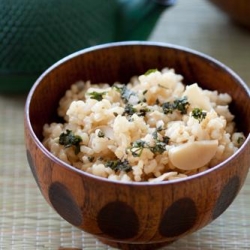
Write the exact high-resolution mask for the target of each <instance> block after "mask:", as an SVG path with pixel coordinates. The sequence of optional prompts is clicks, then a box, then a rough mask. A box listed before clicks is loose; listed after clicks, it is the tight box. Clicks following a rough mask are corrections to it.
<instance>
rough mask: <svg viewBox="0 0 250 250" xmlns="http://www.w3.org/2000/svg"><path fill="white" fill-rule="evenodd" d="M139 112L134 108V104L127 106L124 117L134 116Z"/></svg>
mask: <svg viewBox="0 0 250 250" xmlns="http://www.w3.org/2000/svg"><path fill="white" fill-rule="evenodd" d="M136 112H137V110H136V109H135V108H134V107H133V105H132V104H127V105H126V106H125V107H124V112H123V114H122V115H130V116H131V115H133V114H134V113H136Z"/></svg>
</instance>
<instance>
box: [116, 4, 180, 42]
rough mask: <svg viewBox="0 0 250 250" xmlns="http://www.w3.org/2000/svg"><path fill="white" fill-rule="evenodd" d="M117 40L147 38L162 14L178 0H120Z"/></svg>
mask: <svg viewBox="0 0 250 250" xmlns="http://www.w3.org/2000/svg"><path fill="white" fill-rule="evenodd" d="M118 2H119V11H118V15H119V16H118V18H117V20H118V23H117V32H116V34H117V36H116V40H118V41H122V40H146V39H147V38H148V37H149V35H150V33H151V31H152V30H153V28H154V27H155V25H156V23H157V21H158V19H159V17H160V16H161V14H162V13H163V12H164V11H165V10H166V9H167V8H168V7H171V6H173V5H174V4H175V3H176V0H133V1H131V0H119V1H118Z"/></svg>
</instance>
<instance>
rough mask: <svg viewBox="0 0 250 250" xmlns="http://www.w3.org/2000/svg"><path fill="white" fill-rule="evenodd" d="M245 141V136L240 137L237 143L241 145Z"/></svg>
mask: <svg viewBox="0 0 250 250" xmlns="http://www.w3.org/2000/svg"><path fill="white" fill-rule="evenodd" d="M243 142H244V138H243V137H241V136H240V137H238V139H237V143H238V144H239V145H242V143H243Z"/></svg>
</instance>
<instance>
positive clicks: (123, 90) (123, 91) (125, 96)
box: [114, 85, 136, 103]
mask: <svg viewBox="0 0 250 250" xmlns="http://www.w3.org/2000/svg"><path fill="white" fill-rule="evenodd" d="M114 88H115V89H116V90H117V91H118V92H119V93H120V94H121V98H122V99H123V101H124V102H125V103H127V102H128V101H129V98H130V96H132V95H134V96H136V93H135V92H134V91H132V90H130V89H128V88H127V86H125V85H124V86H122V87H119V86H117V85H114Z"/></svg>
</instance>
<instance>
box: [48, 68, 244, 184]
mask: <svg viewBox="0 0 250 250" xmlns="http://www.w3.org/2000/svg"><path fill="white" fill-rule="evenodd" d="M182 80H183V77H182V76H181V75H178V74H176V73H175V71H174V70H173V69H167V68H165V69H163V70H162V71H158V70H150V71H148V72H146V73H145V74H144V75H141V76H139V77H136V76H134V77H132V78H131V81H130V82H129V83H128V84H127V85H122V84H120V83H118V82H117V83H114V84H113V85H112V86H111V85H109V84H106V83H98V84H92V83H91V82H90V81H87V82H83V81H79V82H77V83H75V84H73V85H72V86H71V88H70V89H69V90H67V91H66V93H65V95H64V96H63V97H62V99H61V100H60V103H59V108H58V115H59V116H61V117H63V118H64V120H65V121H64V123H52V124H45V125H44V130H43V135H44V140H43V144H44V145H45V147H46V148H47V149H48V150H49V151H51V152H52V153H53V154H54V155H55V156H57V157H58V158H60V159H61V160H62V161H64V162H66V163H68V164H70V165H72V166H74V167H76V168H78V169H81V170H82V171H85V172H88V173H91V174H94V175H97V176H100V177H103V178H108V179H111V180H120V181H124V182H131V181H137V182H141V181H150V182H159V181H167V180H173V179H176V178H184V177H186V176H189V175H193V174H195V173H198V172H201V171H204V170H206V169H208V168H211V167H213V166H215V165H216V164H218V163H220V162H222V161H224V160H225V159H226V158H228V157H229V156H230V155H232V154H233V153H234V152H235V151H236V150H237V149H238V148H239V146H240V145H241V144H242V142H243V141H244V140H245V137H244V135H243V133H241V132H236V128H235V123H234V115H233V114H231V112H230V110H229V107H228V105H229V104H230V102H231V101H232V100H231V97H230V96H229V95H228V94H227V93H218V92H217V91H210V90H203V89H201V88H200V87H199V86H198V84H197V83H194V84H192V85H189V86H185V85H184V84H183V83H182Z"/></svg>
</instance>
